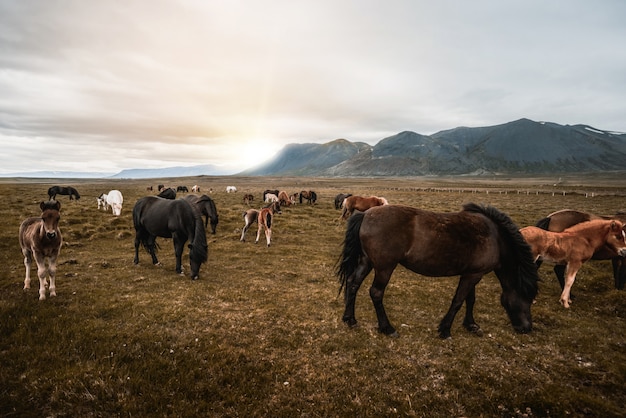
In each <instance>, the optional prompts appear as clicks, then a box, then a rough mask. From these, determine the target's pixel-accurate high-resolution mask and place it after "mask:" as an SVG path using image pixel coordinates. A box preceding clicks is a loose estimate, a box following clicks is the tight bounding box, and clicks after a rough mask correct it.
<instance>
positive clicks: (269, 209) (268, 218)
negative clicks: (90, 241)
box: [240, 202, 282, 247]
mask: <svg viewBox="0 0 626 418" xmlns="http://www.w3.org/2000/svg"><path fill="white" fill-rule="evenodd" d="M274 213H282V211H281V210H280V204H279V203H278V202H272V203H271V204H269V205H267V206H266V207H264V208H262V209H260V210H256V209H248V210H247V211H245V212H244V213H243V220H244V226H243V229H242V231H241V238H240V241H241V242H245V241H246V232H248V229H249V228H250V226H251V225H252V224H253V223H255V222H258V224H259V229H258V231H257V234H256V240H255V241H254V243H255V244H256V243H258V242H259V237H260V236H261V229H263V228H265V238H266V240H267V246H268V247H269V246H270V240H271V237H272V218H273V215H274Z"/></svg>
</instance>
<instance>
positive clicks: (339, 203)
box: [335, 193, 352, 209]
mask: <svg viewBox="0 0 626 418" xmlns="http://www.w3.org/2000/svg"><path fill="white" fill-rule="evenodd" d="M350 196H352V193H339V194H338V195H337V196H335V209H341V208H343V201H344V200H345V199H346V198H348V197H350Z"/></svg>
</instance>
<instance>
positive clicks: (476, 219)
mask: <svg viewBox="0 0 626 418" xmlns="http://www.w3.org/2000/svg"><path fill="white" fill-rule="evenodd" d="M398 264H400V265H402V266H404V267H406V268H408V269H409V270H412V271H413V272H415V273H418V274H423V275H426V276H435V277H441V276H455V275H460V276H461V277H460V280H459V285H458V287H457V290H456V294H455V295H454V298H453V299H452V303H451V305H450V308H449V310H448V312H447V313H446V315H445V316H444V317H443V319H442V320H441V323H440V324H439V336H440V337H441V338H448V337H450V328H451V327H452V322H453V320H454V317H455V315H456V314H457V312H458V311H459V309H461V306H462V305H463V302H465V308H466V312H465V319H464V320H463V326H464V327H465V328H466V329H467V330H468V331H471V332H475V333H479V334H480V333H481V332H482V331H481V330H480V327H479V326H478V324H476V322H475V321H474V314H473V311H474V302H475V300H476V290H475V287H476V284H477V283H478V282H479V281H480V279H481V278H482V277H483V275H485V274H487V273H488V272H490V271H495V274H496V276H497V277H498V279H499V281H500V285H501V286H502V295H501V298H500V301H501V303H502V306H503V307H504V309H505V310H506V312H507V314H508V315H509V318H510V319H511V322H512V324H513V328H514V329H515V330H516V331H518V332H522V333H526V332H530V331H531V329H532V319H531V314H530V307H531V305H532V302H533V300H534V299H535V296H536V295H537V280H538V276H537V267H536V266H535V264H534V259H533V256H532V253H531V251H530V247H529V245H528V244H527V243H526V241H524V238H523V237H522V235H521V233H520V232H519V229H518V228H517V226H516V225H515V224H514V223H513V221H511V219H510V218H509V217H508V216H507V215H505V214H504V213H502V212H500V211H498V210H497V209H495V208H493V207H490V206H487V207H484V206H479V205H476V204H473V203H469V204H466V205H465V206H464V207H463V210H462V211H461V212H458V213H435V212H429V211H425V210H421V209H417V208H412V207H408V206H401V205H386V206H377V207H374V208H371V209H369V210H368V211H367V212H358V213H355V214H354V215H352V216H351V217H350V219H349V221H348V225H347V230H346V237H345V241H344V247H343V252H342V255H341V259H340V263H339V267H338V269H337V274H338V276H339V278H340V282H341V287H340V292H341V289H345V290H344V292H345V294H344V295H345V311H344V314H343V321H344V322H346V323H347V324H348V325H349V326H355V325H356V323H357V320H356V318H355V315H354V305H355V300H356V294H357V291H358V290H359V287H360V286H361V283H362V282H363V280H364V279H365V277H366V276H367V275H368V274H369V273H370V271H372V269H374V272H375V275H374V281H373V283H372V286H371V288H370V297H371V299H372V302H373V304H374V308H375V310H376V316H377V318H378V330H379V331H380V332H382V333H383V334H387V335H392V336H396V335H397V332H396V330H395V328H394V327H393V326H392V325H391V324H390V323H389V319H388V318H387V314H386V312H385V308H384V306H383V296H384V294H385V288H386V287H387V284H388V283H389V280H390V278H391V274H392V273H393V271H394V269H395V268H396V266H397V265H398Z"/></svg>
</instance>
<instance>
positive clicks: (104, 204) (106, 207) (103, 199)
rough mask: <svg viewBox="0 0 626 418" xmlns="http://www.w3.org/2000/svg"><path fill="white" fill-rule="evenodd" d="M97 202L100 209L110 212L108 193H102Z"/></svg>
mask: <svg viewBox="0 0 626 418" xmlns="http://www.w3.org/2000/svg"><path fill="white" fill-rule="evenodd" d="M96 201H97V202H98V209H100V208H102V209H104V210H109V204H108V203H107V194H106V193H102V194H101V195H100V196H98V197H96Z"/></svg>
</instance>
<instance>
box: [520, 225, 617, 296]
mask: <svg viewBox="0 0 626 418" xmlns="http://www.w3.org/2000/svg"><path fill="white" fill-rule="evenodd" d="M623 227H624V224H622V223H621V222H620V221H617V220H604V219H594V220H591V221H587V222H581V223H578V224H576V225H574V226H572V227H570V228H567V229H565V230H564V231H563V232H552V231H546V230H545V229H541V228H538V227H536V226H527V227H526V228H522V229H521V230H520V232H521V233H522V235H523V236H524V239H526V242H528V243H529V244H530V247H531V248H532V251H533V256H534V257H535V260H536V261H537V260H545V261H549V262H552V263H556V264H560V265H564V266H565V286H564V287H563V292H562V293H561V298H560V301H561V303H562V304H563V306H564V307H566V308H569V305H570V303H572V301H571V298H570V291H571V289H572V285H573V284H574V280H576V273H577V272H578V270H580V268H581V267H582V265H583V263H584V262H586V261H588V260H590V259H591V257H592V256H593V254H594V253H596V252H597V251H598V250H600V249H602V250H603V251H607V250H608V251H609V252H610V253H612V255H613V256H622V257H623V256H626V234H624V231H623V229H622V228H623Z"/></svg>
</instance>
